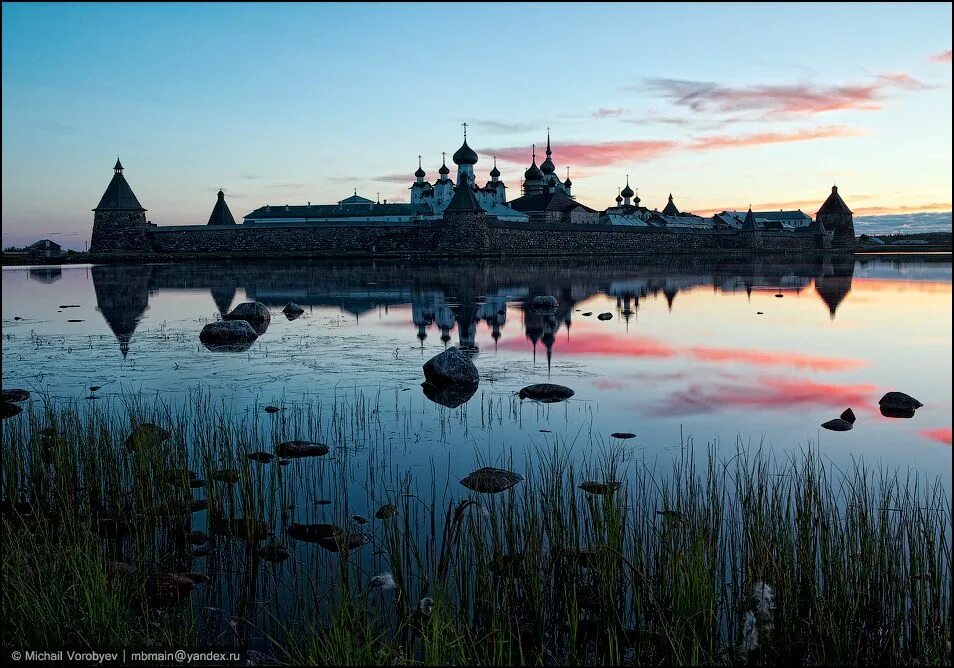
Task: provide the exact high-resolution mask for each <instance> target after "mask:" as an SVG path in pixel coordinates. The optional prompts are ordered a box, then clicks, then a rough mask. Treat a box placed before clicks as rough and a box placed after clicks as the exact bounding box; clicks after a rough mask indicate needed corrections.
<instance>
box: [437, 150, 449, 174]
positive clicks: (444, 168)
mask: <svg viewBox="0 0 954 668" xmlns="http://www.w3.org/2000/svg"><path fill="white" fill-rule="evenodd" d="M441 156H442V157H443V159H442V160H441V168H440V169H438V170H437V173H438V174H440V175H441V176H442V177H445V176H447V175H448V174H450V170H449V169H447V154H446V153H441Z"/></svg>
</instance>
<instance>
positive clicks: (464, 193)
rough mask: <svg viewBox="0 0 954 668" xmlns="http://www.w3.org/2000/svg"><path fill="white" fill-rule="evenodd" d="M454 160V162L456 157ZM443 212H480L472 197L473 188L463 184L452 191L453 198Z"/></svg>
mask: <svg viewBox="0 0 954 668" xmlns="http://www.w3.org/2000/svg"><path fill="white" fill-rule="evenodd" d="M454 159H455V161H456V156H455V158H454ZM444 211H445V212H446V211H482V209H481V208H480V204H479V203H478V202H477V198H476V197H475V196H474V190H473V188H471V187H470V186H469V185H468V184H467V183H466V182H464V183H461V184H460V185H458V186H457V187H456V188H455V189H454V196H453V197H452V198H451V201H450V204H448V205H447V208H446V209H444Z"/></svg>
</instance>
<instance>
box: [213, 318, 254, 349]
mask: <svg viewBox="0 0 954 668" xmlns="http://www.w3.org/2000/svg"><path fill="white" fill-rule="evenodd" d="M257 338H258V332H256V331H255V329H253V328H252V326H251V325H250V324H249V323H248V322H247V321H245V320H217V321H216V322H210V323H208V324H207V325H206V326H205V327H203V328H202V331H201V332H200V333H199V341H201V342H202V345H204V346H205V347H206V348H208V349H209V350H212V351H222V352H242V351H245V350H248V349H249V348H250V347H251V345H252V344H253V343H255V339H257Z"/></svg>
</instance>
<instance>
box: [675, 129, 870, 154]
mask: <svg viewBox="0 0 954 668" xmlns="http://www.w3.org/2000/svg"><path fill="white" fill-rule="evenodd" d="M859 134H861V133H860V132H859V131H858V130H855V129H853V128H849V127H846V126H844V125H824V126H821V127H816V128H805V129H801V130H795V131H793V132H756V133H754V134H748V135H736V136H731V135H714V136H711V137H697V138H696V139H694V140H693V142H692V144H690V147H691V148H693V149H695V150H698V151H709V150H712V149H722V148H739V147H742V146H763V145H765V144H788V143H791V142H801V141H813V140H815V139H831V138H834V137H857V136H858V135H859Z"/></svg>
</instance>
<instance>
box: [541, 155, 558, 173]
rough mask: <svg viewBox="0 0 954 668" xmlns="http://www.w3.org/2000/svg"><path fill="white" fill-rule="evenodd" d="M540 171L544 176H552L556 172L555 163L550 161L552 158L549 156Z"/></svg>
mask: <svg viewBox="0 0 954 668" xmlns="http://www.w3.org/2000/svg"><path fill="white" fill-rule="evenodd" d="M540 171H541V172H543V173H544V174H552V173H553V172H554V171H556V167H555V166H554V164H553V161H552V160H550V156H549V155H547V159H546V160H544V161H543V164H541V165H540Z"/></svg>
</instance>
